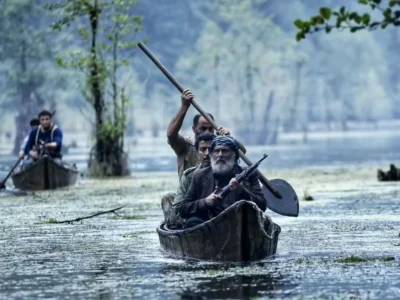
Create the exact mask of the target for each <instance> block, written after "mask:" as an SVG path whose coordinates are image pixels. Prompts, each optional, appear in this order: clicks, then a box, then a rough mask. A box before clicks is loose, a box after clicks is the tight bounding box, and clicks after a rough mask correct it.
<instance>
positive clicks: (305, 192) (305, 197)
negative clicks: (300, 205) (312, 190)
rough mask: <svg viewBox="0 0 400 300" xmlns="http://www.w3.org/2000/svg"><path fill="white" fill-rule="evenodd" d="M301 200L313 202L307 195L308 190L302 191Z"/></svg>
mask: <svg viewBox="0 0 400 300" xmlns="http://www.w3.org/2000/svg"><path fill="white" fill-rule="evenodd" d="M303 200H304V201H313V200H314V198H313V197H312V196H311V195H310V194H309V193H308V188H306V189H305V190H304V193H303Z"/></svg>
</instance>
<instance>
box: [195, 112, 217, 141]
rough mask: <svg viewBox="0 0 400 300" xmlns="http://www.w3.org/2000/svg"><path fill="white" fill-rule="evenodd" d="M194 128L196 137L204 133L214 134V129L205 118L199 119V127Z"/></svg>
mask: <svg viewBox="0 0 400 300" xmlns="http://www.w3.org/2000/svg"><path fill="white" fill-rule="evenodd" d="M192 128H193V131H194V135H195V137H198V136H199V135H200V134H202V133H203V132H210V133H214V127H212V125H211V124H210V123H208V121H207V120H206V119H205V118H204V117H203V116H201V117H200V118H199V122H197V125H196V126H193V127H192Z"/></svg>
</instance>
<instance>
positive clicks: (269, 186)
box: [138, 42, 282, 199]
mask: <svg viewBox="0 0 400 300" xmlns="http://www.w3.org/2000/svg"><path fill="white" fill-rule="evenodd" d="M138 46H139V48H140V49H141V50H142V51H143V52H144V53H145V54H146V55H147V56H148V57H149V58H150V59H151V60H152V61H153V63H154V64H155V65H156V66H157V67H158V68H159V69H160V71H161V72H163V73H164V75H165V76H166V77H167V78H168V79H169V81H171V83H172V84H173V85H174V86H175V87H176V88H177V89H178V90H179V92H181V93H182V92H183V91H184V89H183V87H182V85H181V84H180V83H179V82H178V81H177V80H176V79H175V78H174V76H172V74H171V73H170V72H169V71H168V70H167V68H166V67H165V66H164V65H163V64H162V63H161V62H160V61H159V60H158V59H157V58H156V57H155V56H154V55H153V53H151V52H150V50H149V49H148V48H147V47H146V46H145V45H144V44H143V43H142V42H140V43H138ZM192 105H193V106H194V108H196V109H197V110H198V112H199V113H200V114H201V115H202V116H203V117H204V118H205V119H206V120H207V121H208V122H209V123H210V124H211V125H212V126H213V127H214V129H215V130H218V128H219V126H218V125H217V124H216V123H215V122H214V120H213V119H211V117H210V116H209V115H208V113H207V112H206V111H205V110H204V109H203V108H202V107H201V106H200V104H198V103H197V102H196V100H195V99H192ZM239 156H240V158H241V159H242V160H243V161H244V162H245V163H246V164H247V165H248V166H251V165H252V164H253V163H252V162H251V160H250V159H248V158H247V156H246V155H245V154H244V153H243V152H242V151H241V150H240V149H239ZM257 172H258V178H259V180H260V181H261V183H262V184H263V185H264V186H265V187H266V188H267V189H268V190H270V192H271V193H272V194H274V196H275V197H277V198H279V199H282V196H281V194H280V193H279V192H278V191H277V190H276V189H275V188H274V187H273V186H272V184H271V183H270V182H269V180H268V179H267V178H266V177H265V176H264V175H263V174H262V173H261V172H260V171H259V170H257Z"/></svg>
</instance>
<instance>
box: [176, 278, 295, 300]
mask: <svg viewBox="0 0 400 300" xmlns="http://www.w3.org/2000/svg"><path fill="white" fill-rule="evenodd" d="M198 280H199V281H201V283H199V284H198V285H197V286H196V287H194V288H193V289H186V290H185V291H183V292H182V293H181V299H249V298H254V297H260V296H267V295H270V294H277V293H278V291H279V293H284V294H285V295H294V290H295V287H296V286H297V284H294V283H288V282H286V280H284V278H283V277H282V276H281V275H278V274H274V273H268V274H258V275H233V276H228V277H225V276H223V275H221V276H217V277H208V278H198Z"/></svg>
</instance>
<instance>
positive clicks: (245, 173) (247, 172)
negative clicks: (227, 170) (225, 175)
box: [219, 154, 268, 198]
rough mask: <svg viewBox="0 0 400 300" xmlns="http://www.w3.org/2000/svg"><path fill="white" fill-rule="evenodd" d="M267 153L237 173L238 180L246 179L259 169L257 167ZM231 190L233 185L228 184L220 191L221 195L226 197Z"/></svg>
mask: <svg viewBox="0 0 400 300" xmlns="http://www.w3.org/2000/svg"><path fill="white" fill-rule="evenodd" d="M267 156H268V155H267V154H264V156H263V157H262V158H261V159H260V160H259V161H257V162H256V163H255V164H252V165H251V166H250V167H248V168H246V169H245V170H243V172H242V173H240V174H237V175H236V177H235V178H236V180H237V181H238V182H239V183H240V182H242V181H243V180H246V179H248V178H249V177H250V175H251V174H252V173H253V172H254V171H255V170H256V169H257V167H258V166H259V165H260V163H261V162H262V161H263V160H264V159H266V158H267ZM230 192H231V187H230V185H229V184H228V185H227V186H225V187H224V188H223V189H222V191H221V192H220V193H219V195H220V196H221V197H222V198H224V197H225V196H227V195H228V194H229V193H230Z"/></svg>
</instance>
